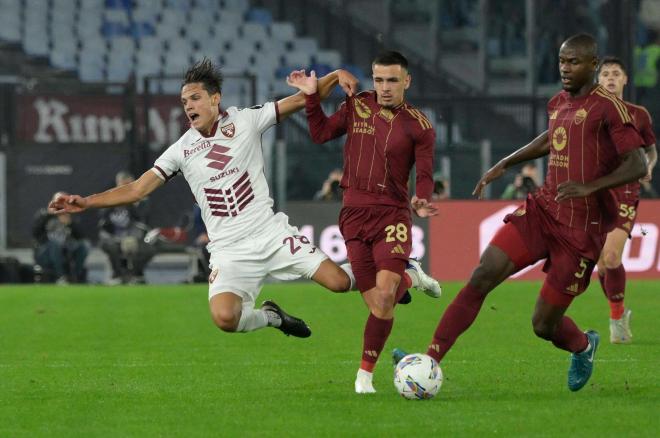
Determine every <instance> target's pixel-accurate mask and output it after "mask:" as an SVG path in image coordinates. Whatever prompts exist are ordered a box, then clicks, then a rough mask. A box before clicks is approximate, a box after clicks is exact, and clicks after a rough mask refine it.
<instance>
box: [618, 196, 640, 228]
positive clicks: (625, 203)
mask: <svg viewBox="0 0 660 438" xmlns="http://www.w3.org/2000/svg"><path fill="white" fill-rule="evenodd" d="M638 206H639V198H629V199H620V200H619V211H618V214H617V215H616V222H615V224H614V227H615V228H621V229H622V230H623V231H625V232H626V233H628V236H630V233H632V229H633V227H634V226H635V220H636V219H637V207H638Z"/></svg>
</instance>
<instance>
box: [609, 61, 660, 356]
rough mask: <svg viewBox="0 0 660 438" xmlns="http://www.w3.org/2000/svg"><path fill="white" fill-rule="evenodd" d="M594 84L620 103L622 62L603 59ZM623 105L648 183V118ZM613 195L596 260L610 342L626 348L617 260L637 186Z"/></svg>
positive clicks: (622, 276)
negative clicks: (638, 140)
mask: <svg viewBox="0 0 660 438" xmlns="http://www.w3.org/2000/svg"><path fill="white" fill-rule="evenodd" d="M598 83H599V84H600V85H602V86H603V87H605V89H607V91H609V92H610V93H613V94H615V95H616V96H617V97H618V98H619V99H623V89H624V87H625V86H626V84H628V75H627V73H626V68H625V66H624V65H623V62H622V61H621V60H620V59H619V58H616V57H613V56H608V57H605V58H603V60H602V61H601V63H600V69H599V71H598ZM625 104H626V107H627V108H628V112H629V113H630V116H631V117H632V119H633V122H634V124H635V126H636V127H637V130H638V131H639V133H640V134H641V136H642V139H643V140H644V145H645V147H644V151H645V152H646V158H647V161H648V164H647V171H646V176H644V178H643V180H645V181H650V180H651V175H652V173H653V168H654V167H655V164H656V162H657V161H658V153H657V151H656V148H655V134H654V133H653V126H652V122H651V115H650V114H649V112H648V111H647V110H646V108H644V107H643V106H639V105H634V104H632V103H630V102H625ZM615 193H616V197H617V200H618V202H619V212H618V215H617V221H616V228H614V229H613V230H612V231H610V232H609V233H608V234H607V240H606V241H605V246H604V247H603V252H602V253H601V254H600V258H599V259H598V278H599V280H600V284H601V286H602V287H603V292H605V296H607V300H608V301H609V304H610V342H612V343H614V344H627V343H629V342H632V333H631V332H630V315H631V311H630V309H626V308H624V305H623V300H624V295H625V291H626V269H625V268H624V266H623V264H622V263H621V256H622V254H623V247H624V246H625V244H626V240H627V238H628V236H629V235H630V233H631V231H632V228H633V226H634V225H635V219H636V218H637V206H638V205H639V182H637V181H634V182H631V183H629V184H626V185H624V186H622V187H617V188H616V189H615Z"/></svg>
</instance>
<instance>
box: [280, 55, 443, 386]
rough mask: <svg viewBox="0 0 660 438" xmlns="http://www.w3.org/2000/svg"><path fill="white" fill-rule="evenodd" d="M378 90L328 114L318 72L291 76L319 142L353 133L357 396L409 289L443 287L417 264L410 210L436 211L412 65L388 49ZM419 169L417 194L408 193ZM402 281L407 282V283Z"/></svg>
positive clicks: (346, 232)
mask: <svg viewBox="0 0 660 438" xmlns="http://www.w3.org/2000/svg"><path fill="white" fill-rule="evenodd" d="M372 70H373V81H374V82H373V83H374V88H375V91H366V92H362V93H360V94H358V95H352V93H351V94H349V95H348V97H347V98H346V101H345V102H344V103H343V104H342V106H341V108H340V109H339V111H337V112H336V113H334V114H333V115H332V116H330V117H329V118H328V117H326V115H325V114H324V113H323V110H322V109H321V106H320V98H319V95H318V93H317V83H316V78H315V75H314V72H312V73H311V75H310V76H309V77H307V76H296V77H292V81H291V82H290V84H291V85H293V86H295V87H298V88H299V89H301V90H302V91H303V92H304V93H305V95H306V97H307V110H306V111H307V119H308V123H309V129H310V132H311V135H312V139H313V140H314V142H315V143H323V142H326V141H329V140H332V139H334V138H337V137H339V136H341V135H344V134H347V139H346V143H345V145H344V173H343V177H342V180H341V187H342V188H343V189H344V198H343V207H342V210H341V214H340V217H339V226H340V229H341V233H342V235H343V236H344V240H345V241H346V247H347V250H348V259H349V261H350V262H351V265H352V268H353V272H354V273H355V279H356V281H357V286H358V289H359V290H360V292H362V297H363V299H364V301H365V303H366V304H367V306H368V307H369V311H370V314H369V317H368V319H367V323H366V326H365V329H364V341H363V350H362V362H361V364H360V368H359V370H358V374H357V378H356V380H355V392H357V393H373V392H375V389H374V387H373V383H372V377H373V369H374V367H375V366H376V362H377V360H378V357H379V355H380V353H381V351H382V350H383V347H384V345H385V342H386V341H387V338H388V336H389V334H390V331H391V330H392V325H393V323H394V305H395V304H396V303H397V302H398V301H399V299H400V298H401V297H402V296H403V294H404V293H405V292H406V289H407V288H408V287H410V286H411V285H413V286H416V287H417V286H419V287H421V288H422V289H424V290H425V292H426V293H427V295H430V296H433V297H439V296H440V293H441V289H440V285H439V284H438V282H437V281H435V280H433V279H432V278H430V277H428V276H427V275H426V274H424V273H423V272H422V271H421V267H420V266H419V264H418V263H417V262H415V261H412V265H413V269H409V270H407V273H406V266H407V261H408V257H409V255H410V251H411V248H412V238H411V237H412V236H411V225H412V218H411V214H410V207H409V205H412V207H413V209H414V210H415V211H416V213H417V214H418V215H419V216H421V217H426V216H430V215H433V214H435V213H436V209H435V208H434V207H433V206H432V205H431V204H429V202H428V201H429V200H430V199H431V192H432V190H433V150H434V147H435V131H434V130H433V127H432V126H431V123H430V122H429V120H428V119H427V118H426V116H424V114H422V113H421V112H420V111H419V110H417V109H415V108H414V107H413V106H411V105H409V104H408V103H407V102H405V101H404V95H405V90H406V89H407V88H408V87H409V86H410V80H411V78H410V74H409V73H408V61H407V60H406V58H405V57H403V55H401V54H400V53H398V52H385V53H382V54H380V55H379V56H377V57H376V59H374V61H373V63H372ZM413 164H415V167H416V170H417V184H416V191H417V195H416V196H413V198H412V200H410V197H409V195H408V185H407V184H408V178H409V175H410V170H411V169H412V166H413ZM402 278H403V280H404V281H401V280H402Z"/></svg>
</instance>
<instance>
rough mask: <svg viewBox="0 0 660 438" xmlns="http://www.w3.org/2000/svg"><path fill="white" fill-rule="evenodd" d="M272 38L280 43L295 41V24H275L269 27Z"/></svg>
mask: <svg viewBox="0 0 660 438" xmlns="http://www.w3.org/2000/svg"><path fill="white" fill-rule="evenodd" d="M268 29H269V32H270V36H271V37H272V38H273V39H276V40H280V41H293V39H295V37H296V30H295V28H294V27H293V24H291V23H288V22H275V23H271V25H270V26H269V28H268Z"/></svg>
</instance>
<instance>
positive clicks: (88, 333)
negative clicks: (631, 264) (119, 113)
mask: <svg viewBox="0 0 660 438" xmlns="http://www.w3.org/2000/svg"><path fill="white" fill-rule="evenodd" d="M459 287H460V285H458V284H448V285H445V294H444V296H443V297H442V298H441V299H440V300H437V301H435V300H432V299H430V298H428V297H426V296H424V295H421V294H419V293H414V300H413V303H411V304H410V305H407V306H401V307H399V308H398V309H397V314H396V323H395V326H394V329H393V331H392V335H391V336H390V339H389V341H388V344H387V345H386V347H385V354H384V355H383V357H382V359H381V362H380V364H379V366H378V368H377V369H376V374H375V378H374V380H375V386H376V389H377V390H378V393H377V394H372V395H360V396H358V395H356V394H354V393H353V380H354V377H355V372H356V370H357V366H358V363H359V358H360V350H361V339H362V330H363V324H364V321H365V318H366V316H367V311H366V309H365V307H364V305H363V304H362V302H361V299H360V297H359V295H358V294H357V293H350V294H344V295H333V294H331V293H329V292H325V291H323V290H322V289H321V288H320V287H318V286H316V285H312V284H307V283H296V284H292V283H290V284H285V285H269V286H267V287H266V288H265V290H264V292H263V293H262V296H261V297H260V299H266V298H274V299H275V300H276V301H277V302H278V303H279V304H281V305H282V307H283V308H285V309H287V310H288V311H290V312H291V313H293V314H296V315H300V316H303V317H304V318H305V319H306V320H307V322H308V323H309V325H310V326H311V327H312V330H313V332H314V333H313V335H312V337H311V338H309V339H296V338H287V337H285V336H284V335H282V334H281V332H279V331H278V330H274V329H264V330H261V331H258V332H255V333H249V334H226V333H222V332H220V331H219V330H217V329H216V328H215V327H214V326H213V324H212V323H211V321H210V318H209V316H208V307H207V298H206V294H207V291H206V287H205V285H199V286H176V287H172V286H167V287H165V286H139V287H114V288H108V287H101V286H98V287H91V286H90V287H45V286H44V287H13V286H2V287H1V288H0V437H35V436H48V437H50V436H56V437H57V436H66V437H74V436H84V437H91V436H107V437H127V436H134V437H146V436H168V437H169V436H178V437H202V436H209V437H218V436H230V437H234V436H237V437H238V436H241V437H242V436H280V437H281V436H285V437H288V436H342V437H343V436H410V435H413V436H420V435H422V434H425V435H427V436H428V435H429V434H430V435H431V436H446V437H454V436H477V435H486V436H492V435H496V436H505V437H508V436H534V437H540V436H564V437H565V436H580V437H586V436H599V437H604V436H618V437H620V436H635V437H641V436H658V430H660V419H659V414H660V378H659V372H660V325H659V324H657V320H658V317H659V316H660V295H659V294H660V291H659V290H660V284H659V283H658V282H641V281H640V282H630V283H629V286H628V297H627V303H628V305H629V306H630V307H631V308H632V309H633V333H634V335H635V343H634V344H632V345H627V346H621V345H611V344H610V343H609V342H608V339H609V337H608V326H607V322H608V307H607V304H606V301H605V299H604V297H603V295H602V293H601V292H600V291H599V290H598V289H597V288H596V286H595V285H593V284H592V286H591V288H590V290H589V291H588V292H587V293H586V294H585V295H584V296H582V297H580V298H579V299H578V300H577V301H576V302H575V303H574V305H573V307H572V308H571V309H570V312H569V313H570V315H572V316H574V317H575V320H576V321H577V322H578V324H579V326H580V327H581V328H583V329H586V328H595V329H597V330H598V331H599V332H600V333H601V336H602V340H603V342H601V347H600V349H599V352H598V355H597V359H596V366H595V371H594V375H593V377H592V379H591V381H590V382H589V384H588V385H587V386H586V387H585V388H584V389H582V390H581V391H580V392H577V393H571V392H570V391H569V390H568V389H567V388H566V371H567V368H568V354H567V353H565V352H562V351H559V350H556V349H555V348H554V347H553V346H552V345H551V344H549V343H547V342H543V341H541V340H539V339H537V338H536V337H535V336H534V334H533V332H532V330H531V323H530V317H531V312H532V308H533V303H534V301H535V298H536V291H537V289H538V284H536V283H524V282H518V283H512V282H510V283H506V284H505V285H504V286H502V287H501V288H500V289H498V290H496V291H495V292H494V293H493V294H492V295H491V296H490V297H489V298H488V300H487V301H486V303H485V305H484V309H483V310H482V313H481V315H480V316H479V318H478V319H477V321H476V323H475V325H474V326H473V327H472V328H471V329H470V330H469V331H468V332H467V333H466V334H465V335H464V336H463V337H462V338H460V339H459V341H458V343H457V344H456V345H455V347H454V349H453V350H452V351H451V352H450V353H449V354H448V355H447V357H446V358H445V360H444V361H443V363H442V364H441V366H442V368H443V371H444V374H445V382H444V385H443V388H442V390H441V392H440V393H439V394H438V396H437V397H436V398H435V399H433V400H430V401H407V400H404V399H402V398H401V397H400V396H398V394H396V392H395V390H394V387H393V385H392V382H391V376H392V366H391V364H390V359H389V352H390V351H391V349H392V348H393V347H394V346H401V347H403V348H406V349H408V350H409V351H414V350H417V351H425V350H426V345H427V343H428V341H429V340H430V338H431V335H432V333H433V330H434V328H435V326H436V324H437V321H438V318H439V316H440V314H441V312H442V311H444V309H445V308H446V306H447V304H448V302H449V301H450V299H451V298H453V296H454V295H455V294H456V292H457V291H458V289H459Z"/></svg>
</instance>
